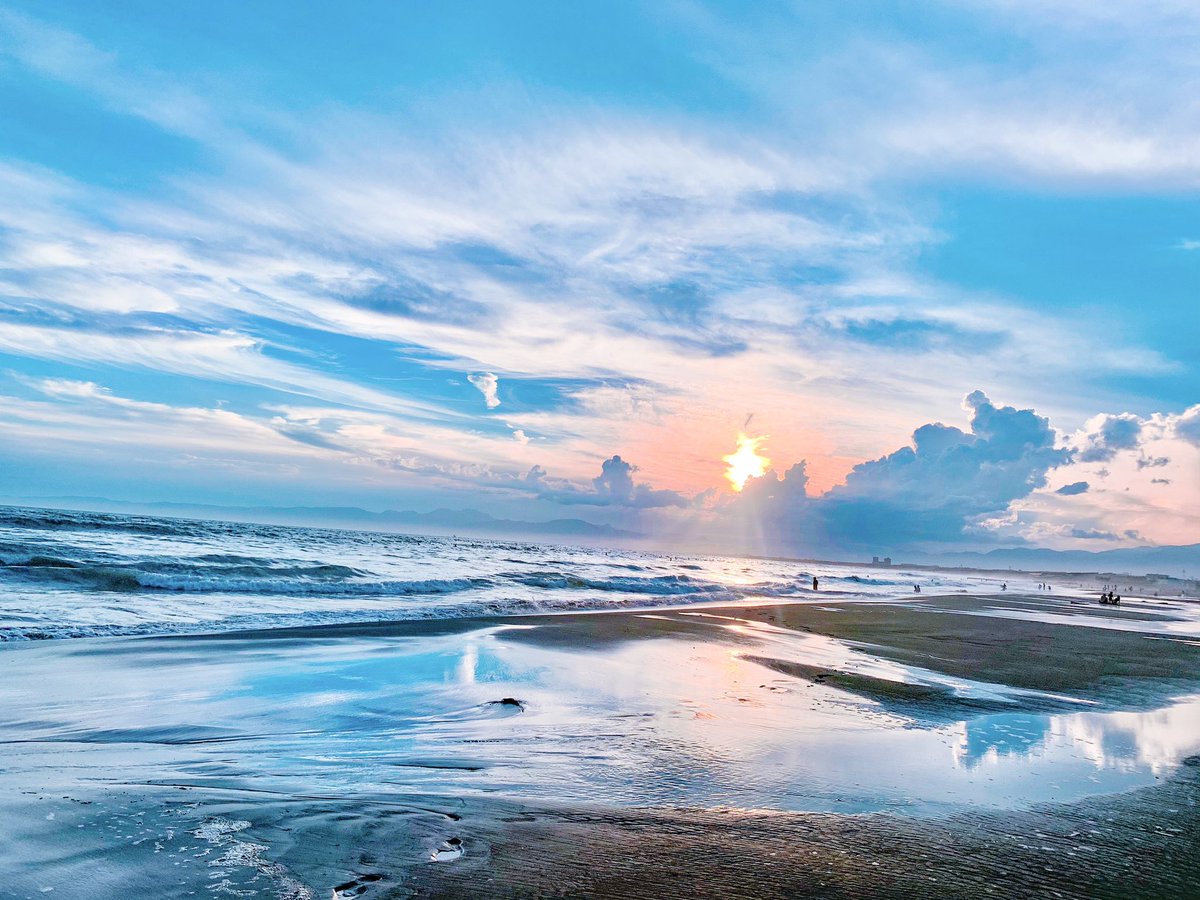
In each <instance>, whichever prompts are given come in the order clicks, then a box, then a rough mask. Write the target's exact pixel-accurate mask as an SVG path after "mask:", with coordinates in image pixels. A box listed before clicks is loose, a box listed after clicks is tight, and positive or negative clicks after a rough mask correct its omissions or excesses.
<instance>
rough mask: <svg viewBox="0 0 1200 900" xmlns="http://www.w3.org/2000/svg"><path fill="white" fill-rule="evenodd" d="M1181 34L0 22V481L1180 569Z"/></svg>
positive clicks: (1195, 413)
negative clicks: (1034, 552) (1038, 549)
mask: <svg viewBox="0 0 1200 900" xmlns="http://www.w3.org/2000/svg"><path fill="white" fill-rule="evenodd" d="M1198 38H1200V7H1198V6H1197V5H1196V4H1194V3H1190V2H1184V0H1140V2H1136V3H1135V2H1124V0H1114V2H1112V3H1106V4H1095V3H1086V2H1082V0H1061V2H1049V0H1046V2H1037V3H1034V2H1026V0H978V2H973V3H965V2H954V0H943V2H938V0H930V2H925V3H907V2H906V3H882V2H880V3H873V2H860V3H854V4H803V3H794V4H793V3H761V4H744V3H699V2H673V0H663V2H653V3H650V2H646V3H637V2H621V0H605V2H587V0H580V2H575V3H558V2H545V3H539V2H532V0H531V2H524V3H510V2H444V3H438V4H423V3H422V4H419V3H394V2H388V3H383V2H381V3H370V2H357V3H354V2H347V3H341V4H336V5H335V4H295V3H283V2H278V3H275V2H260V3H254V4H245V3H237V2H232V0H229V2H221V0H208V2H204V3H187V2H181V3H173V4H162V3H152V2H148V0H147V2H138V0H126V2H123V3H120V4H96V3H68V2H56V0H39V2H36V3H34V2H29V3H20V2H17V3H9V4H7V5H2V6H0V423H2V424H0V495H2V496H5V497H20V498H54V497H70V496H87V497H106V498H111V499H114V500H122V501H136V502H152V501H173V502H187V503H205V504H217V505H243V506H244V505H273V506H314V507H316V506H361V507H363V508H366V509H371V510H382V509H388V508H392V509H412V510H418V511H429V510H433V509H437V508H450V509H478V510H483V511H485V512H488V513H491V514H493V515H496V516H500V517H507V518H515V519H520V520H525V521H538V522H540V521H546V520H549V519H553V518H559V517H569V518H581V519H584V520H586V521H590V522H594V523H597V524H608V525H613V526H615V527H620V528H622V529H626V530H631V531H635V532H637V533H639V534H643V535H646V539H647V540H650V541H657V542H662V541H664V540H667V539H669V540H671V541H677V542H684V543H686V542H688V541H692V542H696V543H702V542H708V543H714V542H715V543H717V544H721V543H722V542H724V543H725V544H727V545H728V546H731V547H737V548H739V549H749V550H759V551H770V552H795V553H803V552H818V551H820V552H829V553H837V552H845V553H850V552H851V551H853V552H862V551H865V550H867V549H869V548H878V549H879V550H881V551H888V550H893V549H895V548H924V549H931V548H987V547H996V546H1044V547H1051V548H1057V549H1068V548H1070V549H1094V550H1100V549H1113V548H1117V547H1130V546H1147V545H1161V544H1186V543H1193V542H1200V512H1198V510H1200V504H1198V503H1197V502H1196V501H1197V499H1198V498H1200V351H1198V348H1200V314H1198V305H1197V286H1198V285H1200V280H1198V276H1200V195H1198V193H1197V188H1198V187H1200V58H1197V56H1196V54H1195V52H1194V49H1195V46H1196V42H1197V39H1198ZM739 441H740V443H739ZM739 447H743V448H748V449H744V450H743V455H742V456H738V455H737V452H738V449H739ZM726 456H734V458H735V462H734V463H733V464H729V463H727V462H726V460H725V457H726ZM731 465H732V466H733V467H734V468H735V471H734V476H735V477H734V479H733V481H731V480H730V478H729V477H727V476H728V471H727V470H728V469H729V468H730V467H731ZM739 487H740V490H739V489H738V488H739Z"/></svg>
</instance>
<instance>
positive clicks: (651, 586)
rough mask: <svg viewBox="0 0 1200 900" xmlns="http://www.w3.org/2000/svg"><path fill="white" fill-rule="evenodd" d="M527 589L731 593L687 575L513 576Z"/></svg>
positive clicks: (636, 592) (721, 585)
mask: <svg viewBox="0 0 1200 900" xmlns="http://www.w3.org/2000/svg"><path fill="white" fill-rule="evenodd" d="M511 577H512V580H513V581H516V582H518V583H520V584H524V585H527V586H528V587H538V588H546V589H548V590H591V591H611V592H619V593H626V594H665V595H680V594H708V593H715V592H719V591H728V590H729V587H728V586H727V585H723V584H717V583H716V582H711V581H700V580H698V579H695V578H691V577H689V576H687V575H656V576H654V577H651V578H637V577H634V576H622V575H616V576H613V577H612V578H584V577H582V576H580V575H572V574H570V573H565V572H528V573H521V574H518V575H513V576H511Z"/></svg>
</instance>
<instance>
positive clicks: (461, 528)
mask: <svg viewBox="0 0 1200 900" xmlns="http://www.w3.org/2000/svg"><path fill="white" fill-rule="evenodd" d="M12 502H14V503H19V504H20V505H28V506H55V507H59V508H69V509H80V510H87V511H92V512H119V513H129V514H138V513H140V514H142V515H159V516H172V515H173V516H184V517H188V518H199V519H232V520H234V521H238V522H259V523H265V524H282V525H308V526H314V527H318V528H324V527H339V526H342V527H351V528H364V529H368V530H383V531H394V530H399V529H405V530H416V531H432V532H434V533H438V534H444V533H456V534H457V533H462V532H467V533H471V534H485V535H488V536H491V537H500V538H505V537H511V538H521V537H555V536H557V537H574V538H601V539H618V538H623V539H629V538H639V537H642V535H641V534H639V533H637V532H635V531H624V530H622V529H620V528H613V527H612V526H611V525H596V524H594V523H592V522H586V521H584V520H583V519H550V520H549V521H545V522H526V521H522V520H520V519H498V518H496V517H495V516H493V515H491V514H490V513H486V512H483V511H482V510H478V509H435V510H433V511H432V512H427V513H421V512H416V511H414V510H396V509H389V510H384V511H383V512H371V511H370V510H366V509H361V508H360V507H357V506H215V505H208V504H201V503H173V502H168V501H158V502H153V503H130V502H127V501H124V500H109V499H107V498H104V497H40V498H36V499H32V498H20V499H14V500H13V501H12Z"/></svg>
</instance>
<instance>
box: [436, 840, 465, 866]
mask: <svg viewBox="0 0 1200 900" xmlns="http://www.w3.org/2000/svg"><path fill="white" fill-rule="evenodd" d="M464 852H466V851H465V849H464V847H463V842H462V838H456V837H452V838H449V839H447V840H446V842H445V843H443V844H442V846H441V847H439V848H438V849H436V850H434V851H433V852H432V853H431V854H430V855H429V858H430V859H431V860H432V861H433V862H454V860H456V859H461V858H462V855H463V853H464Z"/></svg>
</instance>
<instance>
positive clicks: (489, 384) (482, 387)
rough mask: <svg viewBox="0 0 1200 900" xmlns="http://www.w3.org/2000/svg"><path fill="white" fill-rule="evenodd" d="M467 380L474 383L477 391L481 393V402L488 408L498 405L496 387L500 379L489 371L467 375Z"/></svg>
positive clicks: (498, 399)
mask: <svg viewBox="0 0 1200 900" xmlns="http://www.w3.org/2000/svg"><path fill="white" fill-rule="evenodd" d="M467 381H469V382H471V384H473V385H475V387H476V388H477V389H478V390H479V393H481V394H483V402H484V404H485V405H486V406H487V408H488V409H495V408H496V407H497V406H499V405H500V398H499V397H497V396H496V389H497V388H499V387H500V379H499V378H497V377H496V376H495V375H493V374H492V373H491V372H483V373H482V374H479V375H468V376H467Z"/></svg>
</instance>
